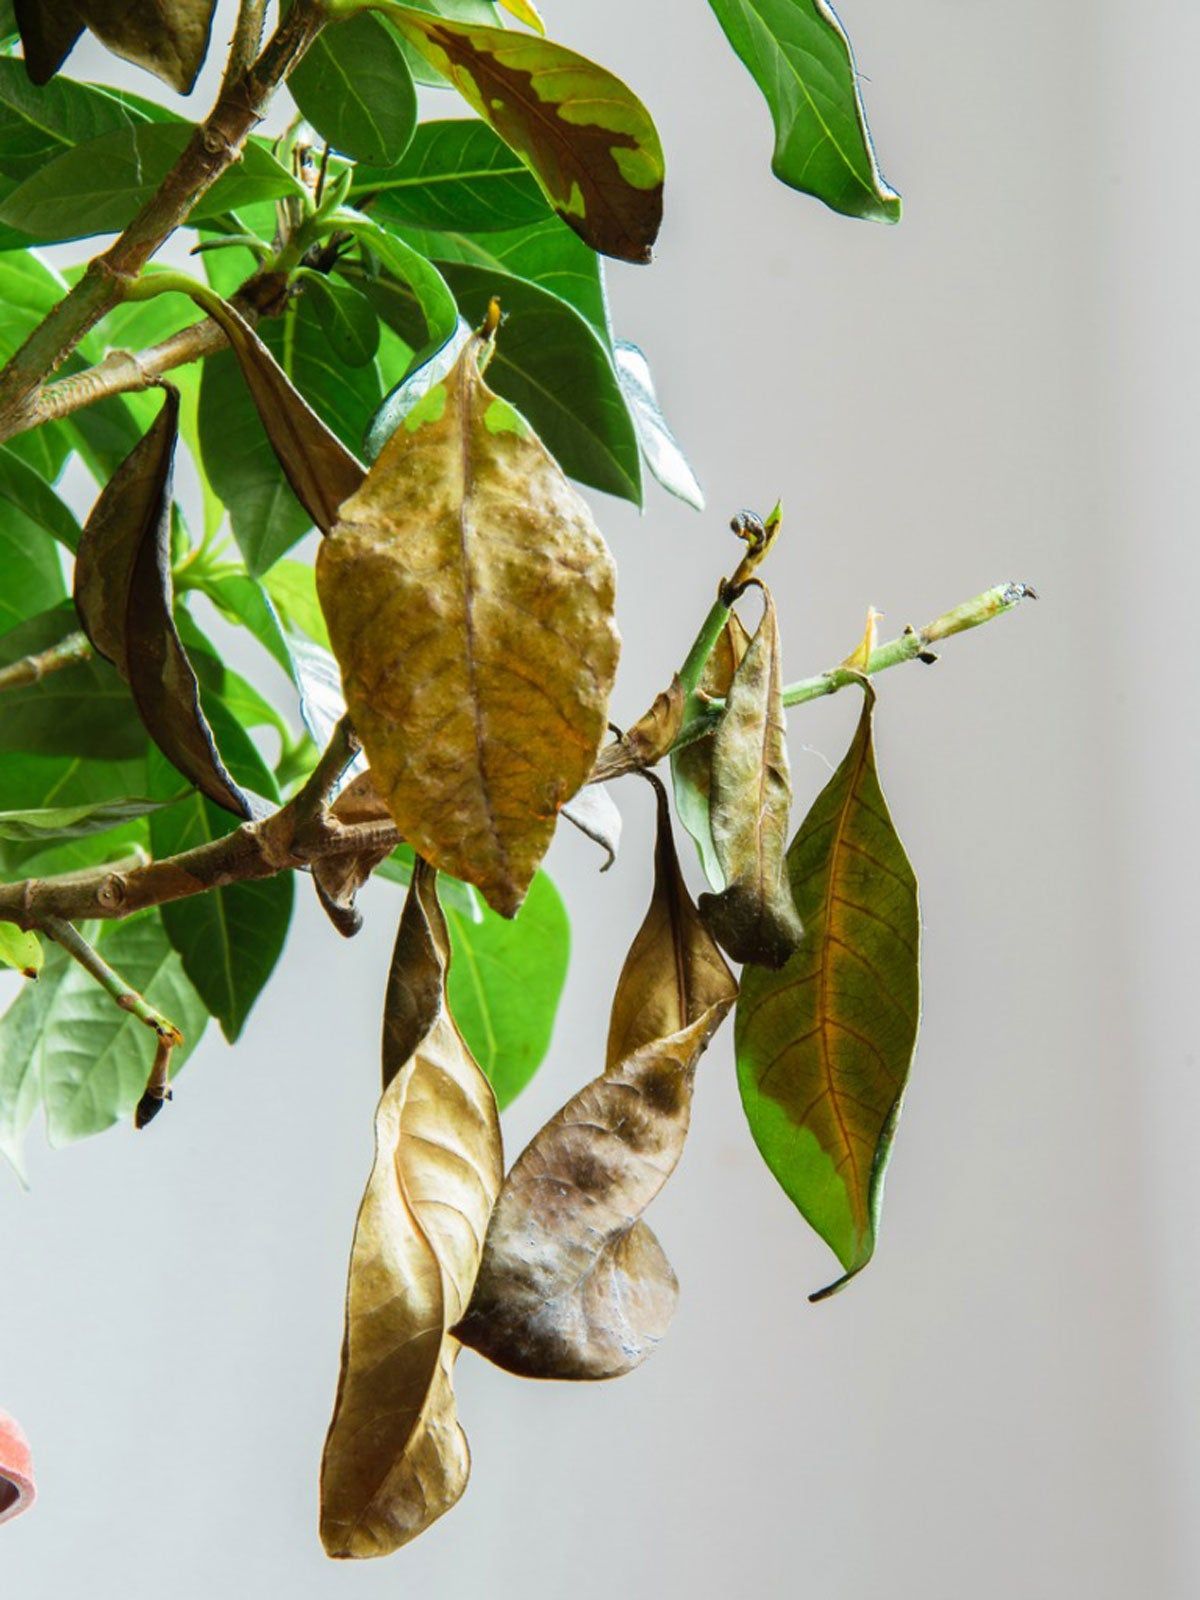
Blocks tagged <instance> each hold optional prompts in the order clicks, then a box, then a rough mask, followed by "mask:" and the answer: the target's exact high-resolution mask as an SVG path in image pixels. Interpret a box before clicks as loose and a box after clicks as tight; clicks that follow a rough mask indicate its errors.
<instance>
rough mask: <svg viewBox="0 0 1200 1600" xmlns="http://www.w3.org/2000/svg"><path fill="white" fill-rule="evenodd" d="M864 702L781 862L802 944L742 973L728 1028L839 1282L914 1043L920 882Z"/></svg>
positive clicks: (759, 1122)
mask: <svg viewBox="0 0 1200 1600" xmlns="http://www.w3.org/2000/svg"><path fill="white" fill-rule="evenodd" d="M872 705H873V697H872V698H871V699H869V700H868V701H867V703H866V705H864V707H863V712H862V717H861V719H860V721H859V724H858V731H857V732H856V734H855V736H854V740H853V742H852V744H851V746H850V749H849V751H848V752H847V755H846V758H845V760H844V761H843V762H842V764H841V766H840V767H839V768H838V769H837V771H836V772H835V773H834V775H833V777H832V778H831V779H830V780H829V782H828V783H827V784H826V786H825V788H824V789H823V790H822V792H821V794H820V795H819V796H818V797H817V800H816V802H815V804H814V805H813V807H812V810H811V811H810V812H809V814H808V816H807V817H806V818H805V819H804V822H803V824H802V826H801V828H800V831H799V833H798V834H797V835H796V838H795V839H794V841H793V842H792V845H791V848H790V849H789V851H788V863H787V864H788V873H789V876H790V880H791V887H792V894H793V896H794V897H795V901H796V905H797V907H798V908H799V911H800V916H801V920H802V921H803V923H804V937H803V939H802V941H801V943H800V946H799V948H798V949H797V951H796V952H795V954H794V955H793V956H792V958H791V960H790V961H789V962H788V963H787V965H786V966H785V967H783V968H782V969H781V970H779V971H778V972H768V971H765V970H764V969H762V968H760V967H747V968H746V969H745V971H744V973H743V975H742V993H741V998H740V1000H739V1001H738V1008H737V1017H736V1023H735V1048H736V1052H737V1067H738V1084H739V1087H740V1089H741V1093H742V1104H743V1106H744V1107H745V1111H746V1117H747V1120H748V1121H749V1123H750V1131H751V1132H752V1133H753V1135H754V1140H755V1143H756V1144H757V1145H758V1148H759V1150H760V1151H761V1153H762V1156H763V1159H764V1160H765V1161H766V1163H767V1166H768V1167H769V1168H770V1169H771V1171H772V1172H773V1173H774V1175H775V1177H776V1178H777V1179H778V1180H779V1182H780V1184H781V1185H782V1187H783V1189H784V1191H785V1192H786V1193H787V1195H788V1196H789V1197H790V1199H791V1200H792V1201H793V1202H794V1204H795V1205H796V1206H797V1207H798V1208H799V1210H800V1211H801V1213H802V1214H803V1215H804V1216H805V1217H806V1218H807V1220H808V1221H809V1222H810V1223H811V1224H812V1226H813V1227H814V1228H815V1229H816V1231H817V1232H818V1233H819V1234H820V1236H821V1237H822V1238H823V1239H824V1240H825V1241H826V1243H827V1244H828V1245H829V1246H830V1248H831V1249H832V1250H833V1251H834V1252H835V1254H836V1255H837V1257H838V1260H839V1261H840V1262H841V1264H842V1266H843V1268H844V1269H845V1276H844V1277H843V1278H840V1279H839V1280H838V1281H837V1283H835V1284H833V1285H831V1287H830V1289H827V1290H822V1291H821V1294H820V1295H817V1296H814V1297H813V1298H821V1297H822V1296H823V1295H825V1294H829V1293H832V1292H833V1290H836V1289H839V1288H841V1286H842V1284H843V1283H845V1282H846V1281H847V1280H848V1279H849V1278H851V1277H853V1276H854V1274H855V1273H857V1272H860V1271H861V1270H862V1268H863V1267H864V1266H866V1264H867V1262H868V1261H869V1260H870V1259H871V1256H872V1254H873V1252H874V1249H875V1240H876V1235H877V1232H878V1228H879V1210H880V1204H881V1201H882V1198H883V1178H884V1172H885V1170H886V1167H887V1162H888V1156H889V1154H890V1152H891V1146H892V1139H893V1136H894V1134H895V1129H896V1119H897V1118H898V1116H899V1114H900V1102H901V1099H902V1097H903V1094H904V1088H905V1085H906V1083H907V1081H908V1073H909V1068H910V1067H911V1065H912V1057H913V1051H914V1049H915V1047H916V1042H917V1023H918V1010H919V1004H920V976H919V966H918V951H919V946H920V937H921V921H920V915H919V912H918V907H917V883H916V879H915V878H914V876H913V871H912V868H911V867H910V865H909V863H908V857H907V856H906V855H905V853H904V847H903V845H902V844H901V843H900V840H899V838H898V837H897V835H896V830H895V828H894V826H893V824H892V819H891V816H890V815H889V813H888V809H887V802H886V801H885V800H884V797H883V791H882V790H881V789H880V786H879V778H878V775H877V773H876V770H875V751H874V745H873V742H872V736H871V719H872Z"/></svg>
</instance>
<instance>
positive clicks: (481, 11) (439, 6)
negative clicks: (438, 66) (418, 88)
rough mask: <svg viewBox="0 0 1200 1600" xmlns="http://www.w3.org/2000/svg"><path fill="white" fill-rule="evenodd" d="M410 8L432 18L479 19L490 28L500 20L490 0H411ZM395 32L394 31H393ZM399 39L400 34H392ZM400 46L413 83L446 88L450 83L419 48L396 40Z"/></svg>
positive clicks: (461, 20)
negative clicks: (427, 13) (423, 12)
mask: <svg viewBox="0 0 1200 1600" xmlns="http://www.w3.org/2000/svg"><path fill="white" fill-rule="evenodd" d="M411 5H412V9H413V10H414V11H428V12H430V13H431V15H433V16H435V17H450V18H452V20H454V21H455V22H479V23H482V24H483V25H484V26H485V27H488V26H491V27H494V26H495V25H496V23H497V22H498V21H499V20H500V19H499V17H498V15H497V12H496V7H495V4H494V0H411ZM393 31H395V30H393ZM396 37H397V38H400V35H399V34H397V35H396ZM400 48H401V49H402V50H403V51H404V59H405V60H406V61H407V62H408V70H409V71H410V72H411V73H412V76H413V82H414V83H421V84H426V85H428V86H429V87H430V88H432V89H448V88H450V85H449V84H448V83H447V82H446V80H445V78H444V77H443V76H442V74H441V73H440V72H436V71H435V70H434V69H433V67H431V66H430V65H429V62H428V61H426V59H425V57H424V56H423V55H422V54H421V52H420V51H419V50H414V49H413V47H412V45H410V44H407V43H405V41H404V40H403V39H400Z"/></svg>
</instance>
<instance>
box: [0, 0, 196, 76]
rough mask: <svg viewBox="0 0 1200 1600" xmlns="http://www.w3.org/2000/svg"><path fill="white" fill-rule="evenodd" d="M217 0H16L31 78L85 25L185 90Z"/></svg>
mask: <svg viewBox="0 0 1200 1600" xmlns="http://www.w3.org/2000/svg"><path fill="white" fill-rule="evenodd" d="M216 3H217V0H16V4H15V7H14V10H15V13H16V19H17V26H18V27H19V28H20V30H21V42H22V44H23V45H24V47H25V61H26V65H27V69H28V72H29V76H30V77H31V78H32V80H33V82H34V83H39V84H40V83H46V82H47V81H48V80H49V79H50V78H52V77H53V76H54V74H55V73H56V72H57V71H58V69H59V67H60V66H61V65H62V62H63V60H64V59H65V57H66V56H67V54H68V53H69V52H70V50H71V48H72V46H73V45H74V44H75V41H76V40H77V39H78V37H79V35H80V34H81V33H82V31H83V29H84V27H85V26H86V27H88V28H90V29H91V31H92V32H93V33H94V34H95V35H96V37H97V38H98V39H99V40H101V41H102V43H104V44H106V45H107V46H108V48H109V49H110V50H111V51H112V52H113V53H114V55H118V56H123V57H124V58H125V60H126V61H132V62H133V63H134V64H135V65H136V66H139V67H145V68H146V70H147V71H148V72H153V73H154V74H155V76H156V77H159V78H161V79H162V80H163V82H164V83H168V84H170V86H171V87H172V88H173V89H177V90H178V91H179V93H180V94H188V93H189V92H190V90H191V88H192V85H193V84H194V83H195V81H196V77H197V74H198V73H199V71H200V68H201V67H202V66H203V64H204V57H205V55H206V54H207V53H208V39H209V34H210V33H211V31H212V20H213V12H214V11H215V10H216Z"/></svg>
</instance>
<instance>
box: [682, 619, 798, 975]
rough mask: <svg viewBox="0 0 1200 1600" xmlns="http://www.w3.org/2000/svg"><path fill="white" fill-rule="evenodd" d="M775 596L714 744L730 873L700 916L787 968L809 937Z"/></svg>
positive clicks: (769, 962) (750, 956) (717, 831)
mask: <svg viewBox="0 0 1200 1600" xmlns="http://www.w3.org/2000/svg"><path fill="white" fill-rule="evenodd" d="M782 687H783V685H782V679H781V676H780V667H779V627H778V624H777V623H776V620H775V602H774V601H773V600H772V599H771V595H770V591H769V590H767V589H765V588H764V589H763V614H762V621H761V622H760V623H759V625H758V630H757V632H756V633H755V635H754V637H753V639H752V640H751V641H750V645H749V648H748V649H747V651H746V654H745V655H744V656H743V658H742V660H741V662H740V664H739V665H738V668H737V670H736V672H735V673H734V675H733V681H732V683H731V684H730V686H729V693H728V695H727V696H726V700H725V714H724V716H723V717H722V718H721V720H720V722H719V723H718V724H717V731H716V733H715V734H714V735H713V744H712V780H711V781H712V794H711V822H712V836H713V845H714V847H715V849H716V854H717V859H718V860H719V861H720V863H721V868H722V871H723V873H724V875H725V879H726V887H725V888H724V889H722V891H721V892H720V894H704V895H701V896H700V914H701V916H702V917H703V918H704V920H705V922H706V923H707V924H708V926H709V928H710V929H711V930H712V932H713V933H714V935H715V936H716V937H717V938H718V939H719V940H720V941H721V943H722V945H723V946H724V947H725V949H726V950H727V951H728V952H729V954H730V955H731V956H733V958H734V959H735V960H736V961H750V962H754V963H755V964H756V965H758V966H764V967H781V966H782V965H783V964H784V962H785V961H786V960H787V958H788V957H789V956H790V955H791V953H792V951H793V950H794V949H795V948H796V946H797V944H798V943H799V942H800V934H801V927H800V918H799V916H798V915H797V913H796V907H795V905H794V903H793V901H792V893H791V890H790V889H789V888H788V885H787V882H786V879H785V876H784V855H785V852H786V849H787V826H788V814H789V811H790V809H791V803H792V781H791V773H790V770H789V767H788V755H787V728H786V725H785V723H784V717H783V698H782Z"/></svg>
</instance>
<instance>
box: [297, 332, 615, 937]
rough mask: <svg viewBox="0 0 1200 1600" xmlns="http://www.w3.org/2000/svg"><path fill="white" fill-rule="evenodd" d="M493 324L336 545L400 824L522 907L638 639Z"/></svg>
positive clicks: (339, 622) (371, 748)
mask: <svg viewBox="0 0 1200 1600" xmlns="http://www.w3.org/2000/svg"><path fill="white" fill-rule="evenodd" d="M486 347H487V346H486V341H485V340H483V339H482V338H480V337H476V338H474V339H473V340H472V341H471V342H470V343H469V344H468V345H467V347H466V348H465V349H464V351H463V353H462V355H461V356H460V358H459V360H458V361H457V363H456V364H455V366H454V367H453V369H452V370H451V372H450V373H449V374H448V376H447V377H446V378H445V380H444V381H443V382H441V383H438V384H435V385H434V387H433V388H431V389H430V390H429V392H428V393H427V394H426V395H425V396H424V398H423V399H422V400H421V401H420V402H419V403H418V405H417V406H416V407H414V409H413V410H412V411H411V412H409V414H408V416H407V417H406V418H405V419H404V422H403V424H402V425H401V427H400V428H399V429H397V431H396V433H395V434H394V435H393V437H392V438H391V439H390V440H389V441H388V443H387V445H386V447H385V448H384V450H383V452H382V454H381V455H380V457H379V459H378V461H376V463H375V465H374V466H373V467H372V468H371V471H370V473H369V474H368V476H367V480H366V482H365V483H364V485H363V487H362V489H361V490H360V492H359V493H358V494H356V495H355V496H354V497H353V498H352V499H351V500H349V501H348V502H347V504H346V505H345V506H344V507H343V510H342V516H341V518H340V520H339V521H338V523H337V526H336V527H335V528H334V529H333V532H332V534H331V535H330V537H329V538H328V539H327V540H326V541H325V542H324V544H323V545H322V546H321V549H320V551H319V554H318V558H317V586H318V591H319V594H320V597H321V605H322V608H323V610H324V612H325V618H326V621H327V622H328V624H329V634H330V638H331V640H332V642H333V649H334V653H335V655H336V656H337V658H338V662H339V664H340V666H341V669H342V681H343V685H344V690H345V695H346V702H347V704H348V706H349V708H350V715H351V717H352V718H353V721H354V726H355V729H356V730H357V732H358V735H359V738H360V739H361V740H362V743H363V748H364V749H365V751H366V753H367V756H368V759H369V760H370V764H371V769H372V771H373V773H374V775H375V781H376V783H377V785H378V787H379V789H380V791H381V792H382V793H383V794H384V796H385V798H386V799H387V802H388V805H389V807H390V809H391V814H392V817H393V819H394V820H395V823H396V826H397V828H398V829H399V831H400V833H401V834H402V835H403V836H404V838H406V839H408V840H410V841H411V843H412V844H413V846H414V848H415V849H416V850H417V852H418V853H419V854H420V855H422V856H424V857H425V858H426V859H427V860H429V861H430V862H431V863H432V864H433V865H434V866H436V867H439V868H441V869H443V870H445V871H446V872H449V873H451V874H453V876H454V877H456V878H462V879H465V880H466V881H467V882H470V883H474V884H476V885H477V886H478V887H479V888H480V889H481V890H482V891H483V894H484V896H485V897H486V898H487V900H488V901H489V903H490V904H491V905H492V906H493V907H494V908H495V909H496V910H497V911H499V912H500V913H501V915H503V916H512V915H513V914H514V913H515V912H516V910H517V908H518V907H519V906H520V903H521V899H522V896H523V895H524V893H525V890H526V889H527V888H528V886H529V882H530V880H531V879H532V877H533V874H534V872H535V870H536V869H537V865H538V862H539V861H540V860H541V858H542V855H543V854H544V853H545V850H546V847H547V845H548V844H549V842H550V839H551V837H552V835H553V833H554V827H555V823H556V821H557V818H558V813H559V810H560V809H561V807H562V806H563V804H564V803H565V802H566V801H567V800H569V799H570V798H571V796H572V795H573V794H574V793H575V792H576V791H577V790H578V789H579V788H580V787H581V786H582V784H583V783H584V781H585V780H586V778H587V777H588V774H589V773H590V772H591V770H592V765H593V762H594V761H595V757H596V752H597V749H598V747H599V744H600V740H601V739H602V737H603V734H604V729H605V725H606V719H607V709H608V695H609V691H610V689H611V686H612V681H613V676H614V674H615V672H616V664H617V654H618V649H619V640H618V636H617V631H616V626H615V623H614V621H613V593H614V582H615V575H614V569H613V563H612V558H611V556H610V555H609V552H608V548H607V546H606V545H605V543H604V540H603V539H602V538H601V536H600V533H599V531H598V529H597V528H596V525H595V523H594V522H593V521H592V517H591V513H590V512H589V511H588V509H587V507H586V505H585V504H584V502H583V501H582V500H581V499H580V497H579V495H578V494H577V493H576V492H575V490H574V489H573V488H572V487H571V486H570V484H568V482H567V481H566V479H565V478H564V477H563V475H562V472H561V471H560V470H559V468H558V466H557V465H556V464H555V462H554V461H553V460H552V459H551V457H550V456H549V455H548V454H547V452H546V451H545V449H544V448H543V446H542V444H541V443H540V441H539V440H538V439H537V437H536V435H534V434H533V433H532V431H531V430H530V428H529V425H528V424H527V423H526V422H525V420H524V418H522V417H521V416H520V415H519V414H518V413H517V412H515V411H514V410H513V409H512V407H511V406H510V405H508V403H507V402H506V401H504V400H501V399H499V398H498V397H497V396H496V395H494V394H493V393H492V392H491V390H490V389H489V388H488V387H487V385H486V384H485V383H484V381H483V379H482V377H481V375H480V367H479V361H480V353H481V350H482V349H486Z"/></svg>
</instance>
